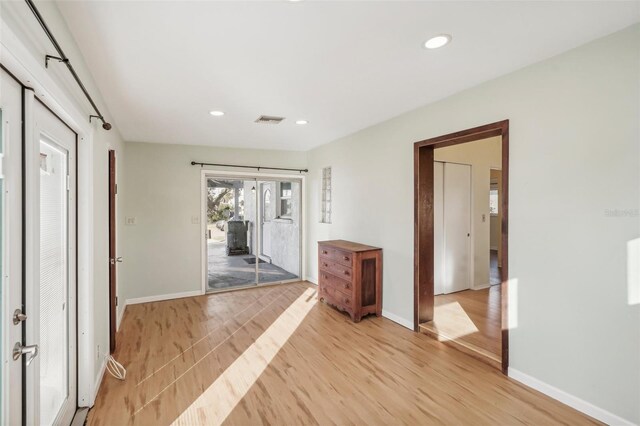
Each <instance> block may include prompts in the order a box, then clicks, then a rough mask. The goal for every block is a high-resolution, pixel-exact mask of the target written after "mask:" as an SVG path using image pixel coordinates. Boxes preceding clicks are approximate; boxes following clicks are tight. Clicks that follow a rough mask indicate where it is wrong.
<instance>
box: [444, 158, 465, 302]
mask: <svg viewBox="0 0 640 426" xmlns="http://www.w3.org/2000/svg"><path fill="white" fill-rule="evenodd" d="M443 206H444V213H443V217H444V293H453V292H456V291H461V290H467V289H469V288H470V287H471V268H472V259H471V166H469V165H465V164H455V163H445V164H444V197H443Z"/></svg>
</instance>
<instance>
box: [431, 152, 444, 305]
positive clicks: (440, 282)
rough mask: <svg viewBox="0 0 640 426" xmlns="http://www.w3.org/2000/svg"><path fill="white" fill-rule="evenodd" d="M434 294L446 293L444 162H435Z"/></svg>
mask: <svg viewBox="0 0 640 426" xmlns="http://www.w3.org/2000/svg"><path fill="white" fill-rule="evenodd" d="M433 206H434V209H433V237H434V238H433V241H434V250H433V282H434V294H442V293H444V163H441V162H440V161H436V162H435V163H434V164H433Z"/></svg>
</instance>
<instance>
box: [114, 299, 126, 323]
mask: <svg viewBox="0 0 640 426" xmlns="http://www.w3.org/2000/svg"><path fill="white" fill-rule="evenodd" d="M126 310H127V301H126V300H125V301H124V306H123V307H122V310H120V314H119V315H118V318H116V331H119V330H120V324H122V317H123V316H124V311H126Z"/></svg>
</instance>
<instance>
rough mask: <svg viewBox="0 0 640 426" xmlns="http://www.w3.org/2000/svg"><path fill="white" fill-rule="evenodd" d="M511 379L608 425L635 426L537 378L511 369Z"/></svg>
mask: <svg viewBox="0 0 640 426" xmlns="http://www.w3.org/2000/svg"><path fill="white" fill-rule="evenodd" d="M509 377H511V378H512V379H514V380H517V381H519V382H520V383H522V384H525V385H527V386H529V387H530V388H533V389H535V390H537V391H538V392H542V393H543V394H545V395H547V396H550V397H551V398H553V399H555V400H558V401H560V402H562V403H563V404H566V405H568V406H569V407H571V408H575V409H576V410H578V411H580V412H582V413H584V414H586V415H588V416H591V417H593V418H594V419H596V420H600V421H601V422H604V423H606V424H608V425H625V426H627V425H629V426H633V423H632V422H630V421H628V420H625V419H623V418H622V417H620V416H617V415H615V414H613V413H610V412H608V411H606V410H604V409H602V408H600V407H596V406H595V405H593V404H591V403H590V402H587V401H585V400H583V399H580V398H578V397H577V396H574V395H571V394H570V393H567V392H565V391H563V390H560V389H558V388H556V387H555V386H551V385H550V384H547V383H545V382H543V381H541V380H538V379H536V378H535V377H531V376H529V375H528V374H525V373H523V372H521V371H518V370H515V369H513V368H509Z"/></svg>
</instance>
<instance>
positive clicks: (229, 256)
mask: <svg viewBox="0 0 640 426" xmlns="http://www.w3.org/2000/svg"><path fill="white" fill-rule="evenodd" d="M267 179H268V180H267ZM203 180H204V184H203V187H204V220H203V223H204V225H205V253H206V257H205V259H206V262H205V268H206V282H205V285H206V287H205V291H206V292H217V291H226V290H233V289H238V288H247V287H253V286H257V285H264V284H277V283H285V282H292V281H298V280H300V277H301V275H302V274H301V269H302V268H301V259H302V256H301V242H302V239H301V232H302V226H301V219H302V182H301V180H300V179H295V178H288V177H287V178H284V177H278V178H273V177H266V176H263V175H259V176H246V175H245V176H242V177H238V176H233V175H220V174H211V173H207V174H204V175H203Z"/></svg>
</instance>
